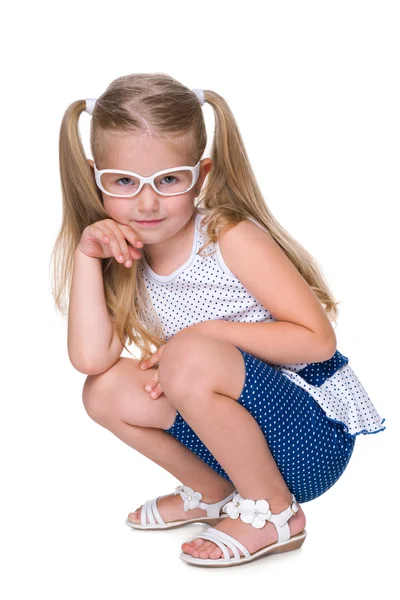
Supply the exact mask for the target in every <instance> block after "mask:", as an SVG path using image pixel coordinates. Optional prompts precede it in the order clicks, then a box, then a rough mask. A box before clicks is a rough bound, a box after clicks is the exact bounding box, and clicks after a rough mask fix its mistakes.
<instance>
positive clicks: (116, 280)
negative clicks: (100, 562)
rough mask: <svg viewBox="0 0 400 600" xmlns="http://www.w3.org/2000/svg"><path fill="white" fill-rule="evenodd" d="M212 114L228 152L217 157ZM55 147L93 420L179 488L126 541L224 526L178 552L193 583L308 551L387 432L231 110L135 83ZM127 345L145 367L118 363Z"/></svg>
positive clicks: (64, 253)
mask: <svg viewBox="0 0 400 600" xmlns="http://www.w3.org/2000/svg"><path fill="white" fill-rule="evenodd" d="M206 101H207V102H208V104H209V105H210V106H212V108H213V109H214V115H215V136H214V140H213V144H212V148H211V158H203V159H201V157H202V155H203V153H204V150H205V147H206V143H207V136H206V128H205V122H204V117H203V114H202V106H203V104H204V102H206ZM84 110H86V111H87V112H88V113H89V114H91V115H92V121H91V137H90V142H91V152H92V154H93V158H94V160H88V159H87V158H86V156H85V153H84V149H83V147H82V143H81V139H80V134H79V126H78V125H79V116H80V114H81V113H82V111H84ZM59 149H60V171H61V184H62V192H63V221H62V227H61V231H60V233H59V236H58V238H57V241H56V244H55V248H54V251H53V255H54V266H55V273H56V278H55V280H56V286H55V301H56V304H57V306H58V308H61V309H64V310H65V303H63V302H62V297H63V296H64V294H65V293H66V291H67V289H68V292H69V310H68V352H69V357H70V360H71V363H72V364H73V366H74V367H75V368H76V369H77V370H79V371H81V372H82V373H85V374H87V375H88V377H87V379H86V381H85V385H84V389H83V401H84V406H85V409H86V411H87V413H88V414H89V415H90V417H91V418H93V419H94V420H95V421H96V422H97V423H99V424H100V425H102V426H103V427H106V428H107V429H109V430H110V431H112V432H113V433H114V434H115V435H116V436H117V437H118V438H120V439H121V440H122V441H124V442H125V443H127V444H129V445H130V446H132V447H133V448H135V449H136V450H138V451H139V452H141V453H142V454H144V455H145V456H147V457H148V458H150V459H151V460H152V461H154V462H155V463H157V464H158V465H160V466H162V467H163V468H165V469H166V470H167V471H169V472H170V473H171V474H172V475H174V476H175V477H176V478H177V479H178V481H180V482H181V483H182V485H181V486H178V487H177V488H176V490H175V492H174V493H171V494H169V495H165V496H161V497H158V498H155V499H153V500H149V501H147V502H145V504H143V505H142V506H141V507H139V508H138V509H137V510H136V511H135V512H134V513H130V514H129V516H128V518H127V520H126V523H127V524H128V525H129V526H130V527H132V528H136V529H169V528H171V527H178V526H181V525H185V524H187V523H193V522H202V523H207V524H209V525H212V526H211V527H209V528H208V529H207V530H206V531H205V532H204V533H202V534H201V536H198V537H197V538H195V539H193V540H190V541H189V542H187V543H184V544H183V545H182V553H181V554H180V557H181V558H182V559H183V560H185V561H186V562H188V563H190V564H193V565H204V566H217V567H218V566H226V565H232V564H233V565H240V564H242V563H245V562H249V561H251V560H254V559H255V558H257V557H259V556H263V555H268V554H273V553H277V552H286V551H289V550H293V549H296V548H299V547H300V546H301V545H302V544H303V542H304V539H305V537H306V534H307V532H306V530H305V515H304V512H303V508H302V506H301V505H300V504H303V503H306V502H310V501H311V500H313V499H315V498H317V497H318V496H320V495H321V494H323V493H325V492H326V491H327V490H328V489H329V488H331V487H332V486H333V485H334V484H335V483H336V482H337V480H338V479H339V478H340V476H341V475H342V473H343V472H344V470H345V468H346V467H347V465H348V463H349V460H350V457H351V455H352V452H353V450H354V444H355V439H356V436H357V435H358V434H360V433H363V434H372V433H376V432H378V431H383V430H384V429H385V427H382V424H383V422H384V419H382V418H381V417H380V415H379V414H378V413H377V411H376V409H375V407H374V406H373V404H372V402H371V400H370V398H369V397H368V395H367V392H366V391H365V389H364V388H363V386H362V384H361V383H360V381H359V380H358V378H357V376H356V374H355V373H354V371H353V370H352V368H351V367H350V365H349V359H348V358H347V357H346V356H344V355H343V354H341V353H340V352H339V350H337V348H336V336H335V333H334V329H333V327H332V325H331V321H333V320H335V318H336V316H337V308H336V306H337V304H338V303H336V302H335V301H334V299H333V297H332V294H331V292H330V290H329V288H328V286H327V284H326V283H325V281H324V279H323V276H322V274H321V273H320V271H319V269H318V267H317V264H316V262H315V261H314V259H313V258H312V256H311V255H310V254H309V253H308V252H307V251H306V250H305V249H304V248H303V247H302V246H301V245H300V244H299V243H298V242H296V241H295V240H294V239H293V238H292V237H291V236H290V235H289V234H288V233H287V232H286V231H285V229H284V228H283V227H282V226H281V225H280V224H279V223H278V222H277V221H276V219H275V218H274V217H273V215H272V214H271V212H270V211H269V210H268V208H267V206H266V204H265V202H264V199H263V197H262V194H261V192H260V190H259V188H258V185H257V182H256V180H255V177H254V174H253V172H252V169H251V166H250V163H249V160H248V157H247V154H246V150H245V147H244V145H243V141H242V138H241V136H240V133H239V129H238V127H237V124H236V122H235V119H234V117H233V115H232V113H231V111H230V109H229V107H228V105H227V103H226V102H225V100H224V99H223V98H222V97H221V96H219V95H218V94H217V93H215V92H212V91H210V90H206V91H202V90H190V89H188V88H186V87H185V86H184V85H182V84H181V83H179V82H178V81H176V80H175V79H173V78H172V77H170V76H168V75H165V74H158V73H156V74H136V75H128V76H125V77H120V78H118V79H116V80H115V81H114V82H112V83H111V84H110V85H109V87H108V88H107V89H106V91H105V92H104V93H103V94H102V95H101V96H100V98H98V99H97V100H96V99H87V100H86V101H84V100H79V101H76V102H73V103H72V104H71V105H70V106H69V107H68V109H67V111H66V113H65V116H64V118H63V121H62V125H61V131H60V145H59ZM207 175H208V179H207V183H206V185H204V186H203V184H204V182H205V179H206V177H207ZM139 248H141V251H140V250H139ZM204 250H209V252H207V253H205V252H204ZM67 283H70V284H71V285H70V286H68V285H67ZM127 340H129V344H131V343H134V344H135V345H136V346H137V347H138V348H139V350H140V353H141V361H138V360H135V359H131V358H124V357H121V351H122V349H123V348H124V347H125V348H126V345H125V344H126V342H127ZM154 347H155V349H156V352H155V353H153V352H152V351H153V348H154ZM126 349H127V350H128V348H126ZM128 352H129V350H128ZM157 365H158V367H157ZM140 367H142V369H141V368H140ZM146 367H147V368H148V370H147V371H146V370H145V369H146ZM148 383H150V387H149V386H148V385H146V384H148Z"/></svg>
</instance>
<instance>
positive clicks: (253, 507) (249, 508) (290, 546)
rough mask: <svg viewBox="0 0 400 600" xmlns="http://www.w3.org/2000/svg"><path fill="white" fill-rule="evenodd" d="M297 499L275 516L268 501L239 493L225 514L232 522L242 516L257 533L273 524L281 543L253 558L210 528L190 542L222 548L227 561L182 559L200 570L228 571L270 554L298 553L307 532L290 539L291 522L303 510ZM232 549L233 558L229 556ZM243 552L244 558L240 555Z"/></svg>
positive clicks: (270, 546) (236, 543)
mask: <svg viewBox="0 0 400 600" xmlns="http://www.w3.org/2000/svg"><path fill="white" fill-rule="evenodd" d="M296 502H297V501H296V498H295V497H294V495H293V494H292V503H291V505H290V506H289V507H288V508H286V509H285V510H283V511H282V512H281V513H278V514H276V515H273V514H272V513H271V511H270V510H269V504H268V502H267V501H266V500H265V499H262V500H257V501H255V500H250V499H248V498H246V499H245V498H242V497H241V496H240V494H238V493H237V492H236V493H235V496H234V498H233V499H232V501H231V502H229V504H228V505H227V506H226V507H225V511H226V512H227V513H228V516H229V517H230V518H231V519H237V518H238V517H239V516H240V518H241V520H242V521H243V522H244V523H251V525H252V526H253V527H255V528H256V529H261V528H262V527H264V526H265V523H266V521H271V522H272V523H273V524H274V525H275V527H276V529H277V531H278V541H277V542H275V543H273V544H269V545H268V546H264V548H261V549H260V550H257V552H254V553H253V554H250V552H249V551H248V550H247V548H246V547H245V546H243V544H241V543H240V542H239V541H238V540H236V539H235V538H233V537H232V536H230V535H228V534H227V533H224V532H223V531H219V530H218V529H215V528H214V527H210V528H209V529H207V530H206V531H205V532H204V533H202V534H200V535H197V536H196V537H195V538H192V539H191V540H188V541H189V542H192V541H193V540H195V539H197V538H201V539H204V540H210V541H211V542H213V543H214V544H216V545H217V546H219V547H220V548H221V550H222V552H223V557H222V556H221V557H220V558H195V557H193V556H192V555H191V554H186V552H182V553H181V554H180V558H181V559H182V560H184V561H186V562H187V563H190V564H192V565H197V566H199V565H200V566H205V567H226V566H229V565H238V564H242V563H247V562H251V561H252V560H254V559H256V558H259V557H261V556H264V555H266V554H277V553H279V552H289V551H290V550H297V549H298V548H300V546H301V545H302V544H303V542H304V540H305V539H306V535H307V531H306V530H305V529H303V531H301V532H300V533H298V534H296V535H293V536H292V537H290V530H289V525H288V523H287V521H288V520H289V519H290V518H291V517H292V516H293V515H294V514H296V512H297V511H298V510H299V507H298V505H297V504H296ZM227 547H229V548H230V549H231V550H232V552H233V556H230V555H229V550H228V548H227ZM239 550H241V551H242V553H243V554H244V556H241V555H240V554H239Z"/></svg>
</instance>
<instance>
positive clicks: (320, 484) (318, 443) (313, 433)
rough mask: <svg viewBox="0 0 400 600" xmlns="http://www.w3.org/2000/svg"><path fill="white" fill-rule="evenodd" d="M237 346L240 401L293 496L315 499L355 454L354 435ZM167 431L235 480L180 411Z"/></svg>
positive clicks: (297, 387)
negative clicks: (242, 371)
mask: <svg viewBox="0 0 400 600" xmlns="http://www.w3.org/2000/svg"><path fill="white" fill-rule="evenodd" d="M236 347H237V346H236ZM238 350H239V351H240V352H241V353H242V355H243V358H244V362H245V368H246V378H245V383H244V386H243V390H242V393H241V395H240V398H239V399H238V402H239V403H240V404H241V405H242V406H244V408H246V410H248V411H249V413H250V414H251V415H252V416H253V417H254V419H255V420H256V421H257V423H258V425H259V426H260V428H261V430H262V432H263V433H264V436H265V439H266V441H267V444H268V447H269V449H270V451H271V454H272V456H273V458H274V460H275V462H276V464H277V466H278V468H279V470H280V472H281V473H282V476H283V478H284V480H285V481H286V485H287V486H288V488H289V490H290V491H291V493H292V494H294V496H295V498H296V500H297V501H298V502H300V503H303V502H309V501H310V500H314V499H315V498H317V497H318V496H321V494H323V493H324V492H326V491H327V490H328V489H329V488H330V487H332V486H333V485H334V483H336V481H337V480H338V479H339V477H340V476H341V475H342V474H343V472H344V470H345V468H346V466H347V465H348V463H349V460H350V457H351V455H352V453H353V449H354V444H355V440H356V438H355V436H353V437H351V436H350V435H348V434H347V433H346V430H345V427H344V426H343V425H342V424H341V423H338V422H335V421H332V420H330V419H329V418H328V417H327V416H326V414H325V412H324V411H323V409H322V408H321V407H320V405H319V404H318V403H317V402H316V400H314V398H313V397H312V396H311V395H310V394H309V393H308V392H307V391H305V390H304V389H302V388H301V387H299V386H298V385H296V384H295V383H293V382H292V381H291V380H290V379H288V378H287V377H285V376H284V375H283V374H282V373H280V372H279V371H278V370H277V369H274V368H273V367H271V366H270V365H268V364H267V363H265V362H263V361H262V360H259V359H258V358H256V357H255V356H253V355H251V354H249V353H247V352H245V351H244V350H241V349H240V348H238ZM165 431H166V432H167V433H169V434H170V435H172V436H173V437H175V438H176V439H177V440H178V441H180V442H181V443H182V444H183V445H184V446H186V447H187V448H189V450H191V451H192V452H194V453H195V454H196V455H197V456H199V457H200V458H201V459H202V460H203V461H204V462H205V463H206V464H207V465H208V466H209V467H211V468H212V469H214V471H216V472H217V473H218V474H219V475H221V476H222V477H224V478H225V479H227V480H228V481H230V482H231V483H234V482H232V481H231V479H230V478H229V476H228V474H227V473H226V472H225V471H224V469H223V468H222V467H221V465H220V464H219V463H218V462H217V460H216V459H215V458H214V456H213V455H212V454H211V452H210V451H209V450H208V448H207V447H206V446H205V445H204V444H203V442H202V441H201V440H200V438H199V437H198V436H197V435H196V433H195V432H194V431H193V429H191V427H190V426H189V425H188V423H186V421H185V420H184V419H183V418H182V416H181V414H180V413H179V412H178V411H177V414H176V419H175V422H174V423H173V425H172V426H171V427H170V428H169V429H166V430H165Z"/></svg>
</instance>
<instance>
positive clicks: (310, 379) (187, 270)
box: [140, 212, 385, 436]
mask: <svg viewBox="0 0 400 600" xmlns="http://www.w3.org/2000/svg"><path fill="white" fill-rule="evenodd" d="M202 216H203V215H202V213H199V212H197V214H196V220H195V235H194V239H193V245H192V252H191V255H190V257H189V259H188V260H187V261H186V262H185V264H183V265H181V266H180V267H179V268H178V269H176V271H174V272H173V273H171V274H170V275H158V274H157V273H155V272H154V271H153V270H152V269H151V268H150V266H149V264H148V263H147V261H146V259H145V257H144V256H143V257H142V259H141V261H140V268H141V271H142V275H143V280H144V282H145V285H146V288H147V290H148V292H149V295H150V297H151V300H152V303H153V306H154V308H155V310H156V312H157V315H158V317H159V319H160V322H161V325H162V327H163V331H164V334H165V337H166V339H167V340H169V339H170V338H171V337H173V336H174V335H175V334H176V333H177V332H178V331H180V330H181V329H184V328H186V327H188V326H189V325H192V324H194V323H199V322H201V321H206V320H211V319H217V320H222V319H225V320H228V321H237V322H240V321H242V322H262V321H276V319H275V318H274V317H273V316H272V315H271V313H270V312H269V311H268V310H267V309H266V308H265V307H264V306H263V305H262V304H260V302H258V300H257V299H256V298H254V296H252V294H250V293H249V292H248V290H247V289H246V288H245V287H244V286H243V285H242V284H241V283H240V281H239V280H238V279H237V277H235V275H234V274H233V273H232V272H231V271H230V270H229V268H228V266H227V265H226V264H225V262H224V260H223V258H222V254H221V252H220V248H219V244H218V242H217V243H216V244H215V248H214V244H208V246H206V247H205V248H204V249H203V250H202V253H201V254H210V252H212V251H213V250H215V253H213V254H211V255H210V256H202V255H200V254H197V252H198V251H199V250H200V248H201V247H202V246H203V244H204V243H205V240H206V234H205V231H203V230H202V228H201V219H202ZM251 220H252V221H253V219H251ZM253 222H254V223H256V225H259V226H260V227H261V225H260V224H259V223H257V222H256V221H253ZM150 323H151V313H150ZM268 364H269V363H268ZM270 366H272V367H273V368H275V369H278V370H279V371H281V372H282V374H283V375H285V376H286V377H288V378H289V379H291V380H292V381H293V382H294V383H295V384H296V385H298V386H300V387H302V388H303V389H304V390H306V391H307V392H309V394H311V396H312V397H313V398H314V399H315V400H316V402H317V403H318V404H319V405H320V406H321V408H322V409H323V410H324V412H325V414H326V415H327V417H329V419H331V420H333V421H336V422H340V423H341V424H343V425H344V427H345V430H346V432H347V433H348V434H349V435H351V436H355V435H357V434H360V433H363V434H368V433H377V432H378V431H383V430H384V429H385V427H382V424H383V422H384V421H385V419H382V418H381V417H380V415H379V414H378V412H377V411H376V409H375V407H374V405H373V404H372V401H371V399H370V398H369V396H368V394H367V392H366V390H365V389H364V387H363V386H362V384H361V382H360V381H359V379H358V378H357V376H356V374H355V373H354V371H353V369H352V368H351V367H350V365H349V364H348V358H347V357H345V356H343V355H342V354H341V353H340V352H339V351H338V350H336V352H335V354H334V355H333V357H332V358H331V359H329V360H327V361H324V362H317V363H301V364H285V365H276V364H271V365H270Z"/></svg>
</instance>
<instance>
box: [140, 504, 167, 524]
mask: <svg viewBox="0 0 400 600" xmlns="http://www.w3.org/2000/svg"><path fill="white" fill-rule="evenodd" d="M158 498H159V496H158V497H157V498H153V499H152V500H148V501H147V502H145V503H144V504H143V506H142V510H141V511H140V521H141V524H142V527H146V525H156V523H158V524H159V525H164V524H165V521H164V520H163V518H162V516H161V515H160V513H159V511H158V508H157V500H158ZM154 517H155V518H154ZM147 519H148V521H149V522H147Z"/></svg>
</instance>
